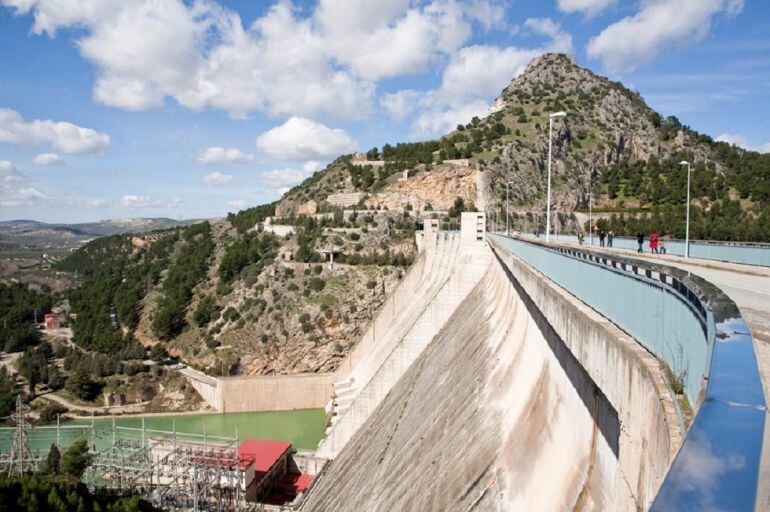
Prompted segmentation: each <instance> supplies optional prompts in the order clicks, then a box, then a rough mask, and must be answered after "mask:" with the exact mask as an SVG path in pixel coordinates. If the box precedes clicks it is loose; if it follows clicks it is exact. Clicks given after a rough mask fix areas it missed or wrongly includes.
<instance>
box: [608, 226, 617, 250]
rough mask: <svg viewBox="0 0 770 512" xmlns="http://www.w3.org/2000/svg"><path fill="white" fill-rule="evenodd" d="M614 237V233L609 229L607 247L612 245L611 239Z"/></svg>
mask: <svg viewBox="0 0 770 512" xmlns="http://www.w3.org/2000/svg"><path fill="white" fill-rule="evenodd" d="M614 238H615V233H614V232H613V231H612V230H611V229H610V231H609V233H607V247H612V240H613V239H614Z"/></svg>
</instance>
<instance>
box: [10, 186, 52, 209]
mask: <svg viewBox="0 0 770 512" xmlns="http://www.w3.org/2000/svg"><path fill="white" fill-rule="evenodd" d="M47 199H48V198H47V197H46V196H45V195H44V194H43V193H42V192H40V191H39V190H37V189H34V188H19V189H5V190H3V191H2V193H1V194H0V206H6V207H20V206H35V205H36V204H39V203H42V202H44V201H46V200H47Z"/></svg>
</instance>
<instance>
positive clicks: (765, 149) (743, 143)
mask: <svg viewBox="0 0 770 512" xmlns="http://www.w3.org/2000/svg"><path fill="white" fill-rule="evenodd" d="M716 140H717V141H719V142H726V143H728V144H733V145H735V146H738V147H741V148H743V149H748V150H750V151H757V152H759V153H770V142H765V143H764V144H759V145H753V144H751V143H749V141H748V139H746V137H744V136H743V135H741V134H739V133H735V134H730V133H723V134H722V135H720V136H719V137H717V138H716Z"/></svg>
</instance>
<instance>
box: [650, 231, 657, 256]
mask: <svg viewBox="0 0 770 512" xmlns="http://www.w3.org/2000/svg"><path fill="white" fill-rule="evenodd" d="M650 252H651V253H654V254H657V253H658V233H657V232H655V231H653V232H652V233H650Z"/></svg>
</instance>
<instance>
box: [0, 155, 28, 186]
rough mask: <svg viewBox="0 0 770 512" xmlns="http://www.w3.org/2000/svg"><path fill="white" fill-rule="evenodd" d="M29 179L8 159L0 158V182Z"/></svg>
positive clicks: (16, 181)
mask: <svg viewBox="0 0 770 512" xmlns="http://www.w3.org/2000/svg"><path fill="white" fill-rule="evenodd" d="M27 181H29V179H28V178H27V177H26V176H25V175H24V174H23V173H22V172H20V171H19V170H18V169H16V167H14V166H13V164H12V163H11V162H9V161H8V160H0V183H24V182H27Z"/></svg>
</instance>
